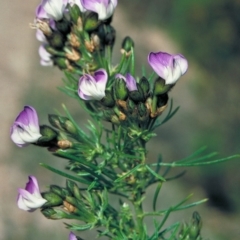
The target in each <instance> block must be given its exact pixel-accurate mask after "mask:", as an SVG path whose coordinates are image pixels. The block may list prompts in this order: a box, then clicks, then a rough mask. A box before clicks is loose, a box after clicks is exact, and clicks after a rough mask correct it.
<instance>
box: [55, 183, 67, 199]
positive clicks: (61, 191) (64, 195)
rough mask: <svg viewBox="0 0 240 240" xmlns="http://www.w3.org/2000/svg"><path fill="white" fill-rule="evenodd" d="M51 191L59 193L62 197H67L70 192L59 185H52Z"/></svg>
mask: <svg viewBox="0 0 240 240" xmlns="http://www.w3.org/2000/svg"><path fill="white" fill-rule="evenodd" d="M50 191H51V192H53V193H55V194H57V195H59V196H60V197H61V198H62V199H65V197H66V196H67V195H69V194H70V193H69V192H68V191H67V189H65V188H61V187H59V186H57V185H51V186H50Z"/></svg>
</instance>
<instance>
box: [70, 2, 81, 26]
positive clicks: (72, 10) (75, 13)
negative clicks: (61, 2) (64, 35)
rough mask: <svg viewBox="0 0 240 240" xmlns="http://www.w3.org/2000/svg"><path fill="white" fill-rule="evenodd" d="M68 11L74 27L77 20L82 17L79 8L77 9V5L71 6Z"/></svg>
mask: <svg viewBox="0 0 240 240" xmlns="http://www.w3.org/2000/svg"><path fill="white" fill-rule="evenodd" d="M68 9H69V15H70V18H71V20H72V21H73V23H74V24H75V25H77V24H78V19H79V17H81V15H82V13H81V11H80V8H79V7H78V5H77V4H73V5H72V6H70V7H69V8H68Z"/></svg>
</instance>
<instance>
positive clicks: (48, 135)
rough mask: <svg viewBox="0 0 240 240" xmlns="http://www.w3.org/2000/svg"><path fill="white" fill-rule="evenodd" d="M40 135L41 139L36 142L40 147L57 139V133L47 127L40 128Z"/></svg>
mask: <svg viewBox="0 0 240 240" xmlns="http://www.w3.org/2000/svg"><path fill="white" fill-rule="evenodd" d="M40 133H41V134H42V137H40V138H39V139H38V141H37V143H36V144H37V145H42V144H44V143H48V142H50V141H52V140H54V139H55V138H57V136H58V133H57V132H56V131H55V130H54V129H52V128H51V127H49V126H47V125H42V126H40Z"/></svg>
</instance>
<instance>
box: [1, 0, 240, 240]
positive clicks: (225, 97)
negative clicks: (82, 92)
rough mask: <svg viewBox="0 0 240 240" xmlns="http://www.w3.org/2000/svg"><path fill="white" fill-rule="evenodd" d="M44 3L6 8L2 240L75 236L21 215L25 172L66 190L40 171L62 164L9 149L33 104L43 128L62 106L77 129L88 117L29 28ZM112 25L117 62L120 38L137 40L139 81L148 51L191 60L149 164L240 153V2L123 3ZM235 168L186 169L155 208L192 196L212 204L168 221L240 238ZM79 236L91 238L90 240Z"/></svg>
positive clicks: (42, 154) (38, 153)
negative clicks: (19, 119) (195, 220)
mask: <svg viewBox="0 0 240 240" xmlns="http://www.w3.org/2000/svg"><path fill="white" fill-rule="evenodd" d="M38 4H39V1H38V0H32V1H28V2H19V1H16V0H13V1H1V8H0V22H1V24H0V29H1V30H0V32H1V34H0V53H1V56H2V57H1V59H0V78H1V81H0V83H1V88H0V89H1V102H0V107H1V132H0V134H1V141H2V144H1V145H0V150H1V162H0V164H1V167H0V178H1V182H2V184H1V186H0V233H1V234H0V239H1V240H15V239H19V240H23V239H34V240H38V239H39V240H40V239H52V240H55V239H56V240H57V239H67V238H68V233H69V231H68V230H66V229H64V226H63V224H62V223H61V222H60V221H50V220H46V219H45V218H44V217H43V216H42V215H41V214H40V212H39V211H36V212H34V213H28V212H24V211H21V210H19V209H18V208H17V205H16V196H17V189H18V188H19V187H21V188H23V187H25V183H26V182H27V176H28V175H35V176H36V177H37V178H38V179H39V182H40V187H41V189H42V190H43V189H46V186H48V185H49V184H59V185H64V184H65V183H64V180H63V179H61V178H60V177H58V176H56V175H54V174H53V173H51V172H49V171H47V170H45V169H43V168H42V167H40V166H39V165H38V163H39V162H45V163H48V164H50V165H53V166H56V167H63V166H64V162H63V161H62V160H61V161H59V159H57V158H54V157H53V156H51V154H49V153H48V152H47V151H46V150H44V149H40V148H35V147H33V146H30V147H28V148H25V149H20V148H18V147H16V146H15V145H14V144H13V143H12V142H11V140H10V138H9V129H10V126H11V124H12V123H13V121H14V119H15V117H16V116H17V114H18V113H19V111H20V110H21V109H22V107H23V106H24V105H32V106H34V107H35V108H36V109H37V111H38V113H39V117H40V123H41V124H47V114H48V113H54V109H57V110H59V111H62V107H61V104H62V103H64V104H65V105H66V106H67V107H68V108H69V110H70V112H71V113H72V114H73V116H74V117H75V119H76V120H77V121H78V122H79V124H84V123H85V121H86V119H87V116H86V115H85V114H84V113H83V112H82V110H81V108H80V107H79V105H78V104H77V103H76V102H75V101H74V100H73V99H69V98H68V97H66V96H65V95H64V94H63V93H61V92H60V91H58V90H57V87H58V86H61V84H62V82H61V78H62V77H63V74H62V73H61V72H60V71H59V70H58V69H57V68H44V67H41V66H40V64H39V57H38V46H39V43H38V42H37V40H36V38H35V31H34V30H32V29H30V28H29V23H31V22H33V20H34V11H35V8H36V6H37V5H38ZM113 26H114V27H115V28H116V30H117V41H116V45H115V53H114V56H115V60H114V61H115V63H117V61H118V59H119V57H120V52H119V50H120V46H121V39H123V38H124V37H125V36H127V35H130V36H131V37H132V38H133V39H134V41H135V46H136V53H137V57H136V61H137V64H138V66H139V72H138V73H139V75H140V74H141V72H140V69H141V66H142V65H147V55H148V53H149V52H150V51H166V52H170V53H182V54H183V55H184V56H185V57H186V58H187V59H188V60H189V71H188V72H187V74H186V75H184V77H182V78H181V80H180V81H179V82H178V83H177V85H176V86H175V87H174V89H173V91H171V93H170V95H171V97H172V98H173V100H174V104H175V106H179V105H180V106H181V108H180V111H179V112H178V113H177V114H176V116H175V117H174V118H173V119H171V120H170V122H168V123H167V124H165V125H164V126H162V127H161V128H160V129H158V130H157V134H158V136H157V137H156V138H155V139H154V141H152V142H150V144H149V149H150V152H151V154H150V156H149V160H150V161H152V162H153V161H156V156H157V154H158V153H159V151H161V153H162V155H163V159H164V160H165V161H173V160H177V159H181V158H183V157H186V156H188V155H190V154H191V153H192V152H193V151H195V150H196V149H198V148H200V147H201V146H204V145H207V146H208V150H209V152H210V151H217V152H219V154H220V155H219V156H220V157H225V156H228V155H231V154H236V153H240V149H239V147H240V134H239V130H240V104H239V102H240V96H239V89H240V82H239V80H240V67H239V66H240V44H239V43H240V1H239V0H222V1H219V0H211V1H209V0H195V1H192V0H181V1H177V0H151V1H147V3H146V1H143V0H131V1H129V0H119V3H118V7H117V9H116V12H115V16H114V21H113ZM239 169H240V162H239V159H238V160H233V161H231V162H227V163H222V164H219V165H214V166H211V167H199V168H189V169H187V173H186V175H185V176H184V177H182V178H181V179H179V180H177V181H175V182H171V183H169V184H166V187H164V189H163V193H162V195H160V196H161V198H160V200H159V207H162V204H163V205H164V204H166V203H171V204H174V203H176V202H177V201H180V200H181V199H182V198H184V197H185V196H186V195H188V194H190V193H194V197H193V200H200V199H201V198H205V197H207V198H209V201H208V203H206V204H204V205H201V206H198V207H196V208H194V209H190V210H188V211H186V212H184V213H177V214H175V215H174V216H173V217H172V218H171V220H172V221H173V220H176V221H182V220H183V219H185V220H189V218H190V217H191V214H192V212H193V211H194V210H197V211H199V213H200V214H201V216H202V218H203V236H204V237H205V238H206V239H212V240H239V237H240V227H239V226H240V174H239ZM180 170H183V169H180ZM180 170H179V171H180ZM151 191H152V189H150V190H149V194H150V193H151ZM146 207H148V206H146ZM82 236H88V238H89V239H94V237H93V236H94V235H93V234H90V235H87V234H83V235H82Z"/></svg>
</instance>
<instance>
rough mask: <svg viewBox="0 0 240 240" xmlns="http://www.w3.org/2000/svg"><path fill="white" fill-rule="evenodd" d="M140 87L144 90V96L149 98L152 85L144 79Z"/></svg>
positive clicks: (141, 80)
mask: <svg viewBox="0 0 240 240" xmlns="http://www.w3.org/2000/svg"><path fill="white" fill-rule="evenodd" d="M139 86H140V87H141V89H142V90H143V93H144V96H145V97H147V96H148V93H149V90H150V84H149V82H148V80H147V78H145V77H142V78H141V79H140V81H139Z"/></svg>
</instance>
